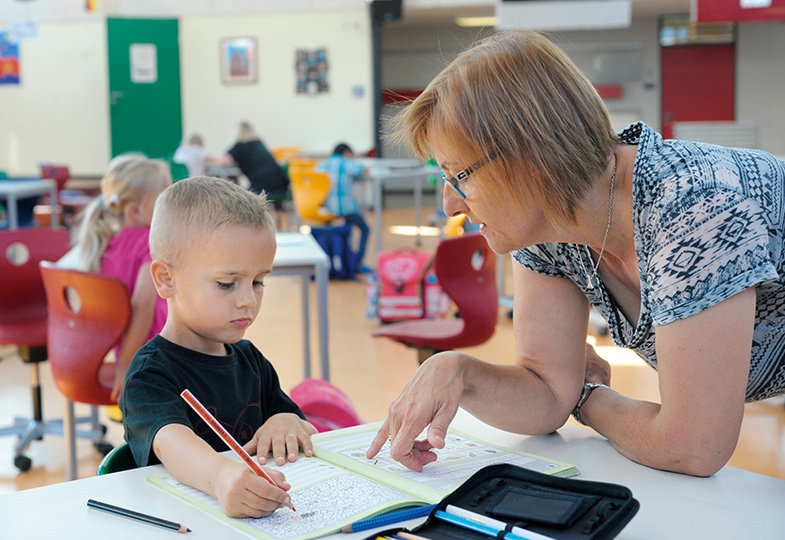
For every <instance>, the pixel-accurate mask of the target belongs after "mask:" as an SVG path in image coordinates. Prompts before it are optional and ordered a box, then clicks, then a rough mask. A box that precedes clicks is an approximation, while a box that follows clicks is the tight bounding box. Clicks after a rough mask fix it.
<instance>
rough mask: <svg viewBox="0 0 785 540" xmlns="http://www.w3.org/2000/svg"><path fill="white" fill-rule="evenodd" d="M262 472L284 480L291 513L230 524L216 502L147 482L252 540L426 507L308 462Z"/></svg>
mask: <svg viewBox="0 0 785 540" xmlns="http://www.w3.org/2000/svg"><path fill="white" fill-rule="evenodd" d="M265 467H269V468H272V469H279V470H281V472H283V473H284V475H286V481H287V482H289V484H291V485H292V489H291V490H290V491H289V493H290V494H291V497H292V503H293V504H294V507H295V508H296V509H297V511H296V512H293V511H292V510H291V509H290V508H281V509H279V510H276V511H275V512H274V513H273V514H272V515H270V516H268V517H264V518H256V519H233V518H229V517H227V516H226V515H225V514H224V513H223V511H222V510H221V507H220V506H219V504H218V499H216V498H214V497H212V496H210V495H207V494H206V493H204V492H202V491H199V490H198V489H194V488H192V487H189V486H186V485H185V484H181V483H180V482H178V481H177V480H175V479H174V478H172V477H171V476H153V477H150V478H149V481H150V482H152V483H153V484H155V485H156V486H158V487H160V488H162V489H164V490H166V491H168V492H170V493H172V494H174V495H176V496H178V497H180V498H181V499H183V500H185V501H186V502H188V503H190V504H192V505H194V506H197V507H199V508H201V509H202V510H203V511H205V512H206V513H208V514H210V515H212V516H213V517H215V518H216V519H219V520H221V521H223V522H225V523H227V524H228V525H230V526H232V527H234V528H237V529H240V530H242V531H243V532H246V533H248V534H250V535H252V536H255V537H257V538H264V539H275V540H294V539H298V540H300V539H306V538H315V537H318V536H323V535H325V534H329V533H332V532H337V531H338V530H339V529H340V528H341V527H342V526H344V525H348V524H350V523H353V522H354V521H358V520H360V519H363V518H365V517H368V516H371V515H375V514H377V513H380V512H383V511H386V510H390V509H393V508H399V507H401V506H415V505H421V504H425V503H426V501H422V500H420V499H418V498H417V497H413V496H412V495H408V494H406V493H404V492H402V491H399V490H397V489H394V488H391V487H387V486H385V485H383V484H380V483H379V482H376V481H374V480H371V479H369V478H365V477H363V476H360V475H357V474H354V473H352V472H350V471H345V470H343V469H340V468H338V467H335V466H333V465H330V464H329V463H325V462H323V461H321V460H318V459H314V458H306V457H302V456H301V457H300V458H299V459H298V460H297V461H296V462H294V463H287V464H286V465H283V466H282V467H278V466H277V465H271V466H270V465H265ZM337 501H340V504H336V502H337Z"/></svg>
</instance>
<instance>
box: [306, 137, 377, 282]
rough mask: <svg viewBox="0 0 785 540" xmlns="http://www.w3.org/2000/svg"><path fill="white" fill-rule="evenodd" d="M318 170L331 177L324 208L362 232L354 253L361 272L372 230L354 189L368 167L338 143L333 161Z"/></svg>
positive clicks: (358, 270)
mask: <svg viewBox="0 0 785 540" xmlns="http://www.w3.org/2000/svg"><path fill="white" fill-rule="evenodd" d="M316 169H317V170H320V171H325V172H326V173H327V174H329V175H330V193H329V194H328V195H327V199H325V201H324V206H325V207H326V208H327V210H329V211H330V213H331V214H334V215H336V216H341V217H343V219H344V221H346V223H349V224H351V225H354V226H355V227H357V229H358V230H359V231H360V241H359V243H358V244H357V249H356V250H355V253H356V261H357V263H356V265H355V272H360V271H361V270H362V269H363V264H362V261H363V257H365V248H366V246H367V244H368V235H369V234H370V232H371V229H370V228H368V224H367V223H366V222H365V219H364V218H363V216H362V214H361V213H360V205H359V204H358V203H357V199H355V197H354V194H353V193H352V188H353V186H354V180H355V179H356V178H359V177H361V176H362V175H363V174H364V173H365V170H366V169H365V166H364V165H363V164H362V163H360V162H358V161H354V152H353V151H352V149H351V147H350V146H349V145H348V144H346V143H339V144H338V145H336V147H335V148H334V149H333V151H332V154H331V155H330V157H328V158H327V159H325V160H324V161H322V162H321V163H319V164H318V165H317V166H316ZM352 273H354V272H352Z"/></svg>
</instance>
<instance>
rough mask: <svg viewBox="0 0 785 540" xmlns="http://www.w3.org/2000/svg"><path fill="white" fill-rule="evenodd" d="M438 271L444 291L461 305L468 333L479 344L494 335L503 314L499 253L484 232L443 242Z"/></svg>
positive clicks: (437, 259)
mask: <svg viewBox="0 0 785 540" xmlns="http://www.w3.org/2000/svg"><path fill="white" fill-rule="evenodd" d="M433 264H434V272H435V273H436V279H437V280H438V282H439V285H440V286H441V288H442V290H444V292H445V293H447V296H449V297H450V300H452V301H453V302H454V303H455V305H456V306H457V308H458V312H459V313H460V314H461V318H462V319H463V321H464V333H465V334H469V333H470V334H472V336H474V337H475V338H476V339H477V342H478V343H482V342H484V341H486V340H488V339H490V338H491V336H493V333H494V331H495V330H496V321H497V319H498V316H499V292H498V290H497V289H496V254H495V253H494V252H493V251H491V248H490V247H488V242H486V241H485V238H484V237H483V236H482V235H481V234H476V233H474V234H464V235H462V236H457V237H455V238H446V239H444V240H442V241H441V242H439V245H438V246H437V247H436V254H435V255H434V262H433Z"/></svg>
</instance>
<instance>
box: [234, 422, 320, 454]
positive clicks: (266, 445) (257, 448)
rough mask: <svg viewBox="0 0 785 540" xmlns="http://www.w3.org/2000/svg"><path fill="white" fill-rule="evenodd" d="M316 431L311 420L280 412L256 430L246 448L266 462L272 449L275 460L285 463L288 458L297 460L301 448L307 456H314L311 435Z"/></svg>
mask: <svg viewBox="0 0 785 540" xmlns="http://www.w3.org/2000/svg"><path fill="white" fill-rule="evenodd" d="M316 432H317V430H316V428H315V427H313V426H312V425H311V423H310V422H306V421H305V420H303V419H302V418H300V417H299V416H297V415H296V414H293V413H278V414H276V415H273V416H271V417H270V418H268V419H267V422H265V423H264V424H263V425H262V427H260V428H259V429H258V430H256V433H255V434H254V436H253V439H251V440H250V441H248V443H246V444H245V446H244V448H245V450H246V451H247V452H248V453H249V454H254V453H256V458H257V459H258V460H259V463H266V462H267V455H268V454H269V453H270V452H271V451H272V453H273V458H274V459H275V462H276V463H277V464H278V465H283V464H284V463H286V460H287V459H288V460H289V461H292V462H293V461H297V455H298V454H299V452H300V448H302V449H303V453H304V454H305V455H306V456H308V457H310V456H312V455H313V444H312V443H311V435H313V434H314V433H316Z"/></svg>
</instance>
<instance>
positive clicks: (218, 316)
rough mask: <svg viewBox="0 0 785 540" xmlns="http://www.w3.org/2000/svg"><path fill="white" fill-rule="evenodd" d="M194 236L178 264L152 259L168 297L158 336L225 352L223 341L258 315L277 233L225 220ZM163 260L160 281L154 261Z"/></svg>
mask: <svg viewBox="0 0 785 540" xmlns="http://www.w3.org/2000/svg"><path fill="white" fill-rule="evenodd" d="M200 236H201V238H194V239H192V242H193V243H192V246H193V247H192V248H191V249H190V250H188V252H186V253H184V254H183V255H182V257H181V258H180V260H179V261H178V263H177V265H168V264H166V263H161V262H159V261H155V262H154V263H153V276H154V279H155V281H156V288H157V289H158V292H159V294H161V296H163V297H164V298H166V299H167V301H168V304H169V315H168V318H167V320H166V325H165V326H164V329H163V330H162V331H161V335H162V336H163V337H165V338H166V339H168V340H169V341H172V342H174V343H177V344H178V345H182V346H183V347H187V348H189V349H192V350H195V351H199V352H202V353H205V354H212V355H216V356H223V355H225V354H226V350H225V348H224V343H235V342H237V341H240V339H242V337H243V335H244V334H245V330H246V329H247V328H248V326H250V324H251V323H252V322H253V321H254V319H255V318H256V316H257V315H258V314H259V308H260V307H261V304H262V295H263V283H262V280H263V279H264V278H265V277H266V276H267V275H268V274H269V273H270V271H271V270H272V267H273V257H274V256H275V248H276V245H275V235H274V234H273V232H272V231H271V230H260V229H256V228H251V227H248V226H243V225H229V226H226V227H223V228H221V229H220V230H218V231H216V232H213V233H212V234H201V235H200ZM157 264H158V265H161V264H163V265H165V267H166V269H167V270H168V276H169V279H168V282H167V281H164V282H163V283H162V284H161V283H159V282H160V281H161V279H159V276H156V273H157V272H158V268H160V266H159V267H157V266H156V265H157Z"/></svg>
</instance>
